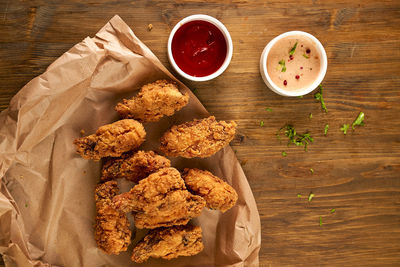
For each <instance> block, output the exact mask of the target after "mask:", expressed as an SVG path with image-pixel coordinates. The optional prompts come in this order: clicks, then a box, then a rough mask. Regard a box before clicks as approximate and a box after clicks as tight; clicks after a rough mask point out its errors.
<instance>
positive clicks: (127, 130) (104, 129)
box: [74, 119, 146, 161]
mask: <svg viewBox="0 0 400 267" xmlns="http://www.w3.org/2000/svg"><path fill="white" fill-rule="evenodd" d="M145 137H146V132H145V130H144V128H143V125H142V124H141V123H140V122H137V121H135V120H130V119H126V120H120V121H116V122H114V123H111V124H107V125H104V126H101V127H100V128H99V129H98V130H97V131H96V133H95V134H92V135H89V136H86V137H82V138H78V139H75V141H74V144H75V145H76V151H77V152H78V153H79V154H80V155H81V156H82V158H84V159H93V160H96V161H97V160H100V159H101V158H103V157H119V156H121V155H122V153H124V152H127V151H130V150H132V149H135V148H137V147H139V146H140V145H141V144H142V143H143V142H144V140H145Z"/></svg>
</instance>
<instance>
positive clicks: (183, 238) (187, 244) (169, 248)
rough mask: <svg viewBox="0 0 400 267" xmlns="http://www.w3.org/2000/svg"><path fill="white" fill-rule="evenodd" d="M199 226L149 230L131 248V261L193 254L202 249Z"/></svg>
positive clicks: (172, 257)
mask: <svg viewBox="0 0 400 267" xmlns="http://www.w3.org/2000/svg"><path fill="white" fill-rule="evenodd" d="M203 248H204V246H203V241H202V236H201V228H200V227H199V226H193V225H185V226H173V227H169V228H158V229H154V230H151V231H150V232H149V233H148V234H147V235H146V236H145V237H144V239H143V240H142V241H140V242H139V243H138V244H137V245H136V247H135V248H134V249H133V255H132V261H134V262H136V263H142V262H144V261H146V260H147V259H148V258H150V257H153V258H162V259H167V260H170V259H174V258H177V257H179V256H193V255H196V254H198V253H200V252H201V251H202V250H203Z"/></svg>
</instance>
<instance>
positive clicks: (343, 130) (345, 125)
mask: <svg viewBox="0 0 400 267" xmlns="http://www.w3.org/2000/svg"><path fill="white" fill-rule="evenodd" d="M349 127H350V125H349V124H343V126H342V128H340V130H341V131H342V132H343V134H344V135H346V134H347V130H348V129H349Z"/></svg>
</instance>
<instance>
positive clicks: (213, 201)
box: [183, 169, 238, 212]
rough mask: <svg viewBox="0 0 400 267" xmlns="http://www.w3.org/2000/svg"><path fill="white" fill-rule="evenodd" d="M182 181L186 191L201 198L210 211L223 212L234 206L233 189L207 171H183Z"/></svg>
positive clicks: (235, 198) (235, 194) (235, 195)
mask: <svg viewBox="0 0 400 267" xmlns="http://www.w3.org/2000/svg"><path fill="white" fill-rule="evenodd" d="M183 179H184V180H185V183H186V186H187V187H188V189H189V190H190V191H191V192H193V193H194V194H196V195H199V196H201V197H203V198H204V199H205V201H206V203H207V204H206V205H207V207H208V208H210V209H218V210H220V211H222V212H225V211H227V210H229V209H230V208H232V207H233V206H234V205H235V204H236V201H237V199H238V195H237V193H236V191H235V189H233V188H232V187H231V186H230V185H229V184H227V183H226V182H225V181H223V180H222V179H220V178H218V177H217V176H215V175H213V174H212V173H211V172H209V171H203V170H199V169H185V170H184V173H183Z"/></svg>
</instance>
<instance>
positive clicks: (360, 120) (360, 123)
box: [351, 111, 364, 130]
mask: <svg viewBox="0 0 400 267" xmlns="http://www.w3.org/2000/svg"><path fill="white" fill-rule="evenodd" d="M355 126H364V112H362V111H361V112H360V114H358V117H357V119H355V121H354V122H353V123H352V124H351V128H352V129H353V130H354V127H355Z"/></svg>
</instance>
